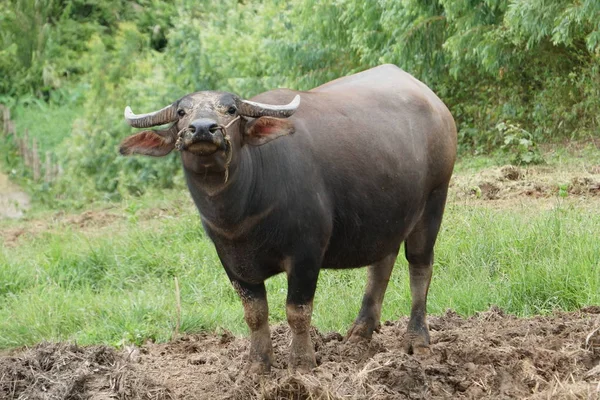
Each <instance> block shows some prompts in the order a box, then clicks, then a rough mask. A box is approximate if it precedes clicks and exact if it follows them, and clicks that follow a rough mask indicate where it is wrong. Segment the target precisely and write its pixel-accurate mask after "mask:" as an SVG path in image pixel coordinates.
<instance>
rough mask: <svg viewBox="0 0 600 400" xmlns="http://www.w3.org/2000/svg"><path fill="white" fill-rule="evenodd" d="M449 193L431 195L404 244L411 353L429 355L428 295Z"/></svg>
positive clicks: (408, 332) (434, 192)
mask: <svg viewBox="0 0 600 400" xmlns="http://www.w3.org/2000/svg"><path fill="white" fill-rule="evenodd" d="M447 192H448V187H447V186H444V187H440V188H438V189H436V190H434V191H433V192H431V194H430V195H429V198H428V200H427V203H426V205H425V209H424V211H423V216H422V217H421V219H420V220H419V222H417V225H416V226H415V227H414V228H413V230H412V232H411V233H410V235H409V236H408V238H407V239H406V242H405V250H406V259H407V260H408V263H409V272H410V294H411V297H412V307H411V311H410V320H409V322H408V328H407V332H406V344H405V347H406V351H407V352H408V353H409V354H413V353H416V354H420V353H426V352H428V350H429V330H428V329H427V323H426V322H425V315H426V312H427V292H428V290H429V283H430V282H431V274H432V270H433V266H432V265H433V246H434V245H435V240H436V237H437V234H438V231H439V229H440V225H441V222H442V216H443V214H444V206H445V204H446V195H447Z"/></svg>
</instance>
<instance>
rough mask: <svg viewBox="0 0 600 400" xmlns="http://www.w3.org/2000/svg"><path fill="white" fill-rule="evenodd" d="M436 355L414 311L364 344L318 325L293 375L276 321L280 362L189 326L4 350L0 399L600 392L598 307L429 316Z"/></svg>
mask: <svg viewBox="0 0 600 400" xmlns="http://www.w3.org/2000/svg"><path fill="white" fill-rule="evenodd" d="M429 322H430V328H431V336H432V346H431V354H430V355H429V356H426V357H416V356H412V355H408V354H405V353H404V351H403V333H404V330H405V329H406V323H407V319H406V318H403V319H401V320H399V321H395V322H386V323H385V324H384V326H383V327H382V329H381V333H380V334H375V336H374V338H373V341H372V342H371V343H369V344H367V343H365V344H362V345H359V346H357V345H354V346H349V345H347V344H346V343H344V341H343V340H342V337H341V335H339V334H337V333H329V334H321V333H319V332H317V331H316V330H314V331H313V332H312V333H313V340H314V344H315V348H316V353H317V361H318V364H319V366H318V367H317V368H316V369H315V370H314V371H313V372H312V373H311V374H307V375H303V374H293V375H292V374H289V373H288V372H287V356H288V351H289V349H288V347H289V343H290V333H289V331H288V329H287V327H285V326H281V325H280V326H276V327H274V328H273V333H272V337H273V342H274V346H275V359H276V361H275V367H274V368H273V372H272V373H271V375H269V376H264V377H256V376H251V375H249V374H247V373H246V368H247V363H246V361H245V357H246V352H247V350H248V341H247V339H246V338H237V337H234V336H232V335H231V334H229V333H227V332H225V333H223V334H221V335H213V334H198V335H188V336H184V337H181V338H179V339H178V340H176V341H173V342H170V343H164V344H148V345H145V346H143V347H141V348H129V349H127V350H124V351H121V352H120V353H117V352H116V351H115V350H112V349H110V348H106V347H98V346H95V347H90V348H81V347H77V346H74V345H64V344H63V345H51V344H42V345H39V346H37V347H34V348H32V349H30V350H26V351H23V352H20V353H17V354H13V355H12V356H8V357H4V358H3V359H0V397H2V398H8V399H17V398H40V399H54V398H57V399H58V398H72V399H79V398H86V399H88V398H92V399H108V398H118V399H129V398H144V399H146V398H148V399H163V398H174V399H436V398H440V399H441V398H444V399H446V398H472V399H481V398H488V399H497V398H532V399H548V398H553V399H554V398H559V399H560V398H568V399H598V398H600V307H588V308H586V309H583V310H581V311H580V312H576V313H556V314H554V315H552V316H548V317H534V318H528V319H519V318H516V317H513V316H510V315H505V314H504V313H503V312H502V311H501V310H498V309H491V310H490V311H487V312H484V313H479V314H477V315H476V316H474V317H471V318H468V319H464V318H461V317H459V316H458V315H456V314H455V313H453V312H448V313H446V314H445V315H443V316H441V317H430V319H429Z"/></svg>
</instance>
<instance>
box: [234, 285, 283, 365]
mask: <svg viewBox="0 0 600 400" xmlns="http://www.w3.org/2000/svg"><path fill="white" fill-rule="evenodd" d="M231 282H232V284H233V287H234V288H235V290H236V291H237V293H238V294H239V296H240V298H241V299H242V304H243V305H244V319H245V320H246V323H247V324H248V328H250V372H251V373H255V374H263V373H268V372H269V371H270V370H271V365H273V346H272V344H271V332H270V330H269V305H268V304H267V292H266V290H265V284H264V283H260V284H257V285H251V284H247V283H244V282H241V281H238V280H234V279H232V281H231Z"/></svg>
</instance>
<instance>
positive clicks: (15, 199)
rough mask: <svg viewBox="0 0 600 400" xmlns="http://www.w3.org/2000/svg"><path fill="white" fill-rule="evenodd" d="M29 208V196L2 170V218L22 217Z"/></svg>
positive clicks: (0, 206) (0, 179) (0, 186)
mask: <svg viewBox="0 0 600 400" xmlns="http://www.w3.org/2000/svg"><path fill="white" fill-rule="evenodd" d="M28 208H29V196H27V194H25V193H24V192H23V191H22V190H20V189H19V187H18V186H16V185H14V184H13V183H12V182H10V180H9V179H8V176H6V175H4V174H3V173H1V172H0V219H2V218H21V217H22V216H23V211H24V210H27V209H28Z"/></svg>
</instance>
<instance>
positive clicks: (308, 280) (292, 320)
mask: <svg viewBox="0 0 600 400" xmlns="http://www.w3.org/2000/svg"><path fill="white" fill-rule="evenodd" d="M318 276H319V269H318V267H316V266H315V263H296V264H295V265H294V266H293V267H292V270H291V271H290V272H289V274H288V294H287V301H286V312H287V320H288V324H289V325H290V330H291V331H292V345H291V348H290V361H289V369H290V371H292V372H294V371H299V372H308V371H310V370H311V369H313V368H314V367H316V366H317V361H316V358H315V350H314V348H313V345H312V341H311V339H310V321H311V318H312V310H313V298H314V295H315V290H316V288H317V279H318Z"/></svg>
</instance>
